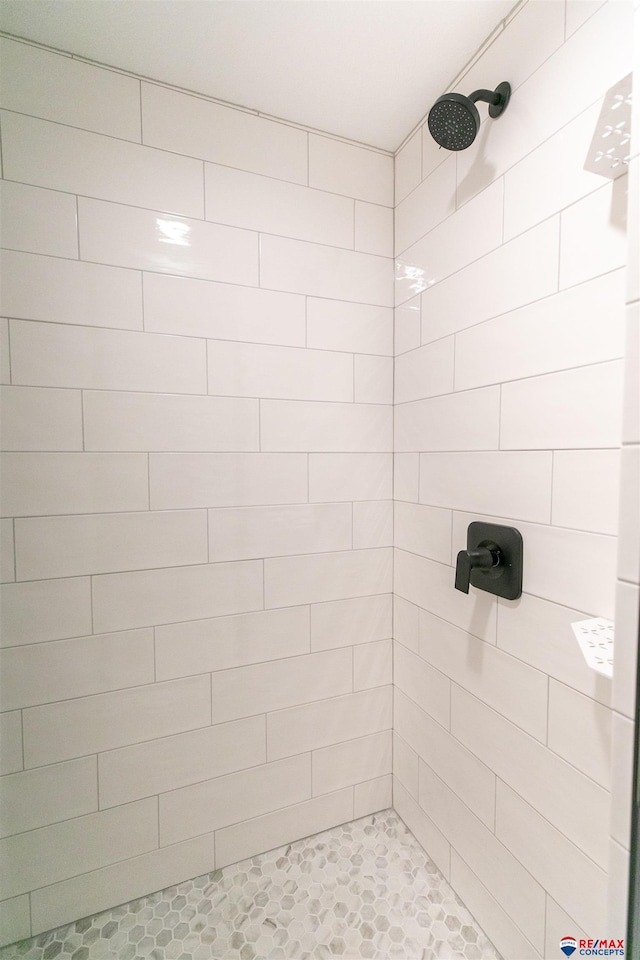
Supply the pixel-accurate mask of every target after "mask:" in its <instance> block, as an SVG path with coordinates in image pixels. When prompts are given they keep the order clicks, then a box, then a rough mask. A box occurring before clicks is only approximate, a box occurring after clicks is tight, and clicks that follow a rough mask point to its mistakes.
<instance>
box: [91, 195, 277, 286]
mask: <svg viewBox="0 0 640 960" xmlns="http://www.w3.org/2000/svg"><path fill="white" fill-rule="evenodd" d="M78 215H79V222H80V256H81V258H82V259H83V260H93V261H97V262H98V263H106V264H111V265H113V266H120V267H130V268H133V269H134V270H151V271H155V272H156V273H171V274H176V275H178V276H187V277H197V278H200V279H202V280H224V281H225V282H226V283H240V284H244V285H246V286H250V287H251V286H253V287H255V286H257V285H258V235H257V234H256V233H251V232H250V231H249V230H239V229H238V228H237V227H223V226H219V225H218V224H217V223H204V222H203V221H202V220H190V219H187V218H186V217H175V216H172V215H171V214H168V213H162V212H156V211H154V210H142V209H140V208H138V207H127V206H123V205H122V204H117V203H105V202H104V201H102V200H88V199H85V198H84V197H80V199H79V200H78ZM185 246H188V247H189V254H188V256H185V254H184V248H185Z"/></svg>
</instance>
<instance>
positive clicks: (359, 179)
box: [309, 133, 393, 207]
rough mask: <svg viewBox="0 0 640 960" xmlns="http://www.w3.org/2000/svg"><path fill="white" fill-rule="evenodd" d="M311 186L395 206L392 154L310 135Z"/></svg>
mask: <svg viewBox="0 0 640 960" xmlns="http://www.w3.org/2000/svg"><path fill="white" fill-rule="evenodd" d="M309 186H311V187H318V188H319V189H320V190H329V191H330V192H331V193H342V194H345V195H346V196H348V197H355V198H356V199H357V200H368V201H369V202H370V203H381V204H384V205H385V206H387V207H391V206H393V157H389V156H385V155H384V154H382V153H377V152H376V151H374V150H367V149H366V148H363V147H356V146H354V145H353V144H350V143H342V142H341V141H340V140H332V139H330V138H329V137H322V136H318V135H316V134H314V133H312V134H310V135H309Z"/></svg>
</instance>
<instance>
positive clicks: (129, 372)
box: [0, 39, 393, 943]
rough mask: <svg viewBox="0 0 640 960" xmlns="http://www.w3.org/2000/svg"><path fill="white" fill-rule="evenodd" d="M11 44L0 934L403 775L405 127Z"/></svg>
mask: <svg viewBox="0 0 640 960" xmlns="http://www.w3.org/2000/svg"><path fill="white" fill-rule="evenodd" d="M1 45H2V96H3V100H2V104H1V106H2V107H3V112H2V114H1V116H0V128H1V135H2V145H3V162H4V167H3V174H4V178H5V180H4V181H3V182H2V185H1V195H0V200H1V204H2V217H3V230H2V241H1V242H2V246H3V248H4V250H3V259H2V270H3V285H2V306H1V308H0V312H1V313H2V316H3V318H6V319H3V320H2V321H1V326H0V335H1V347H2V378H1V380H2V384H3V387H2V441H3V448H4V449H5V450H6V451H7V453H6V456H5V459H4V462H3V465H2V478H1V479H2V514H1V515H2V517H3V518H4V519H3V520H2V521H1V526H2V529H1V533H2V545H3V565H2V580H3V585H2V601H3V606H2V636H1V646H2V650H1V663H0V670H1V674H0V675H1V678H2V679H1V680H0V709H1V710H2V712H1V713H0V737H1V755H2V768H1V772H2V775H3V776H2V779H1V780H0V810H1V813H0V836H2V838H3V839H2V840H1V841H0V842H1V843H2V847H3V849H2V852H1V855H2V858H3V865H4V869H3V886H2V890H1V892H0V901H1V902H0V921H1V922H2V940H1V942H2V943H6V942H12V941H13V940H16V939H19V938H22V937H26V936H29V935H30V934H36V933H38V932H41V931H43V930H45V929H48V928H50V927H52V926H57V925H58V924H60V923H66V922H68V921H70V920H72V919H75V918H76V917H78V916H81V915H84V914H86V913H91V912H95V911H99V910H102V909H105V908H107V907H109V906H112V905H114V904H116V903H119V902H121V901H122V900H127V899H130V898H131V897H134V896H140V895H143V894H145V893H148V892H151V891H153V890H156V889H159V888H162V887H166V886H168V885H170V884H172V883H176V882H178V881H181V880H184V879H186V878H189V877H192V876H195V875H199V874H202V873H205V872H207V871H209V870H212V869H214V868H215V867H217V866H222V865H224V864H225V863H229V862H231V861H233V860H237V859H240V858H243V857H246V856H251V855H253V854H256V853H259V852H261V851H263V850H266V849H268V848H270V847H273V846H274V845H277V844H281V843H284V842H287V841H289V840H294V839H296V838H299V837H300V836H304V835H308V834H311V833H314V832H316V831H318V830H324V829H326V828H328V827H331V826H334V825H336V824H338V823H341V822H343V821H345V820H350V819H352V818H353V817H354V816H355V817H357V816H360V815H362V812H363V811H364V812H367V813H368V812H371V811H373V810H374V809H382V808H384V807H386V806H389V805H390V803H391V725H392V697H391V692H392V687H391V683H392V675H391V637H392V619H391V609H392V604H391V589H392V579H391V572H392V557H391V545H392V539H393V523H392V496H393V456H392V450H393V448H392V412H391V411H392V403H393V311H392V303H393V283H392V278H393V268H392V263H393V262H392V259H391V258H392V254H393V157H391V156H389V155H385V154H382V153H380V152H379V151H376V150H370V149H366V148H363V147H358V146H352V145H350V144H346V143H343V142H338V141H335V140H333V139H331V138H330V137H324V136H318V135H317V134H309V133H307V132H306V131H304V130H301V129H298V128H295V127H292V126H289V125H287V124H285V123H277V122H275V121H272V120H267V119H264V118H262V117H258V116H256V115H253V114H250V113H247V112H244V111H240V110H236V109H232V108H229V107H225V106H222V105H220V104H217V103H212V102H208V101H206V100H204V99H201V98H199V97H196V96H190V95H187V94H183V93H178V92H174V91H172V90H169V89H166V88H163V87H160V86H157V85H154V84H152V83H148V82H142V83H141V82H140V81H139V80H137V79H135V78H132V77H126V76H123V75H121V74H118V73H115V72H113V71H111V70H109V69H104V68H100V67H97V66H94V65H91V64H85V63H81V62H79V61H76V60H73V59H71V58H69V57H68V56H64V55H59V54H55V53H53V52H49V51H44V50H40V49H37V48H35V47H31V46H29V45H28V44H25V43H21V42H19V41H15V40H11V39H3V40H2V41H1ZM354 650H357V653H355V654H354ZM312 761H313V777H312V776H311V770H312ZM214 848H215V856H214ZM78 911H81V912H80V913H78Z"/></svg>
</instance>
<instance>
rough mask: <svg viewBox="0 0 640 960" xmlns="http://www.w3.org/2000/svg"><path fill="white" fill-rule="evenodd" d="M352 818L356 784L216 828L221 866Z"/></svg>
mask: <svg viewBox="0 0 640 960" xmlns="http://www.w3.org/2000/svg"><path fill="white" fill-rule="evenodd" d="M352 819H353V788H352V787H347V788H346V789H344V790H338V791H337V792H336V793H329V794H326V795H325V796H323V797H314V798H313V799H312V800H306V801H304V802H303V803H297V804H294V805H293V806H290V807H286V808H285V809H284V810H276V811H275V812H273V813H267V814H265V815H264V816H262V817H256V818H255V819H252V820H246V821H245V822H244V823H238V824H235V825H234V826H231V827H224V828H223V829H222V830H218V831H216V865H217V867H218V869H219V868H221V867H224V866H227V865H228V864H230V863H237V862H238V861H239V860H243V859H245V858H246V857H253V856H255V855H256V854H258V853H264V851H265V850H273V849H274V848H276V847H278V846H282V844H284V843H292V842H293V841H294V840H299V839H301V838H302V837H308V836H311V835H313V834H315V833H319V832H320V831H322V830H328V829H329V828H330V827H335V826H336V825H338V824H341V823H348V822H349V821H350V820H352Z"/></svg>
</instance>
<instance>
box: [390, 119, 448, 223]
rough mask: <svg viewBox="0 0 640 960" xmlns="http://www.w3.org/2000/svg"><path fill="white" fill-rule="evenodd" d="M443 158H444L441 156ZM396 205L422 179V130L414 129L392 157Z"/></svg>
mask: <svg viewBox="0 0 640 960" xmlns="http://www.w3.org/2000/svg"><path fill="white" fill-rule="evenodd" d="M442 159H444V158H442ZM393 166H394V174H395V200H396V205H397V204H399V203H400V202H401V201H402V200H404V198H405V197H406V196H407V195H408V194H409V193H411V191H412V190H413V189H415V187H417V186H418V184H419V183H420V181H421V180H422V131H421V130H416V132H415V133H414V134H413V136H412V137H411V138H410V139H409V140H407V142H406V143H405V144H404V146H403V147H402V148H401V149H400V150H398V152H397V153H396V155H395V157H394V164H393Z"/></svg>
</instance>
